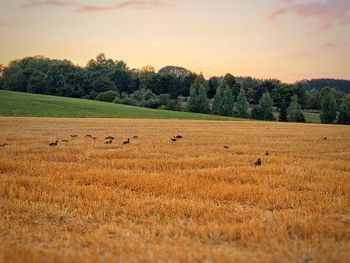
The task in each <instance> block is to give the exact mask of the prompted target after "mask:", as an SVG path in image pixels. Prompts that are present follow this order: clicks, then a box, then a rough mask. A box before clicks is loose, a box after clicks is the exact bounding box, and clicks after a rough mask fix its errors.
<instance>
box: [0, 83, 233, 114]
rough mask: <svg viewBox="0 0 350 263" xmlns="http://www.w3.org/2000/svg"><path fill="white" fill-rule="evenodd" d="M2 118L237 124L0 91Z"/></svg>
mask: <svg viewBox="0 0 350 263" xmlns="http://www.w3.org/2000/svg"><path fill="white" fill-rule="evenodd" d="M0 115H2V116H33V117H72V118H88V117H90V118H146V119H148V118H149V119H190V120H234V118H228V117H221V116H215V115H208V114H198V113H190V112H176V111H168V110H154V109H147V108H141V107H135V106H128V105H121V104H114V103H107V102H99V101H92V100H84V99H73V98H66V97H56V96H48V95H39V94H31V93H21V92H13V91H4V90H0Z"/></svg>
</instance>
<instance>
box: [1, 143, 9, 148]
mask: <svg viewBox="0 0 350 263" xmlns="http://www.w3.org/2000/svg"><path fill="white" fill-rule="evenodd" d="M6 146H8V144H7V143H3V144H0V147H6Z"/></svg>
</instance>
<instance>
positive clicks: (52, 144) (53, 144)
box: [49, 140, 58, 147]
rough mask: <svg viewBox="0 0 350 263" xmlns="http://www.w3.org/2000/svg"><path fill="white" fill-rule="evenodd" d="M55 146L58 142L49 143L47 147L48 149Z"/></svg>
mask: <svg viewBox="0 0 350 263" xmlns="http://www.w3.org/2000/svg"><path fill="white" fill-rule="evenodd" d="M57 144H58V141H57V140H56V141H55V142H52V143H50V144H49V146H50V147H52V146H57Z"/></svg>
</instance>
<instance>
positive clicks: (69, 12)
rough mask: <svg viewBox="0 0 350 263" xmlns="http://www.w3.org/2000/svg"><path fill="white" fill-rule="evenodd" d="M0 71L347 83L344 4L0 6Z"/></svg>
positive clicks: (44, 0)
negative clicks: (107, 62) (135, 72)
mask: <svg viewBox="0 0 350 263" xmlns="http://www.w3.org/2000/svg"><path fill="white" fill-rule="evenodd" d="M0 38H1V42H0V64H7V63H8V62H9V61H11V60H13V59H17V58H23V57H25V56H34V55H43V56H47V57H49V58H59V59H63V58H66V59H69V60H71V61H72V62H73V63H75V64H79V65H85V64H86V63H87V61H88V60H89V59H90V58H93V57H96V55H97V54H98V53H101V52H103V53H105V54H106V56H107V57H110V58H113V59H118V60H121V59H122V60H125V61H126V62H127V64H128V65H129V67H131V68H139V67H141V66H143V65H153V66H155V68H156V69H160V68H161V67H163V66H166V65H176V66H183V67H186V68H188V69H190V70H192V71H194V72H197V73H199V72H203V74H204V75H205V76H206V77H210V76H213V75H218V76H220V75H223V74H225V73H226V72H230V73H232V74H233V75H235V76H253V77H258V78H278V79H281V80H283V81H285V82H294V81H295V80H300V79H310V78H321V77H327V78H328V77H329V78H344V79H350V0H309V1H308V0H302V1H301V0H300V1H299V0H246V1H241V0H216V1H212V0H130V1H128V0H99V1H97V0H90V1H83V0H11V1H8V0H0Z"/></svg>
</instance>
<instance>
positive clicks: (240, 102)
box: [235, 87, 249, 118]
mask: <svg viewBox="0 0 350 263" xmlns="http://www.w3.org/2000/svg"><path fill="white" fill-rule="evenodd" d="M235 116H237V117H240V118H248V117H249V114H248V101H247V97H246V96H245V90H244V88H243V87H241V89H240V91H239V94H238V97H237V103H236V110H235Z"/></svg>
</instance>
